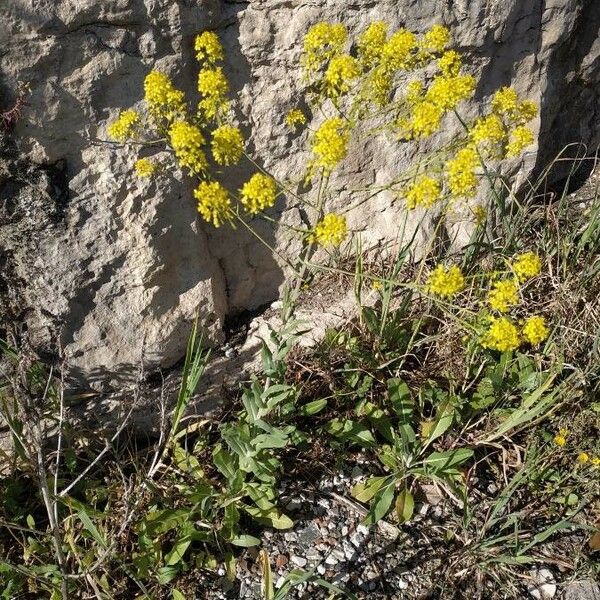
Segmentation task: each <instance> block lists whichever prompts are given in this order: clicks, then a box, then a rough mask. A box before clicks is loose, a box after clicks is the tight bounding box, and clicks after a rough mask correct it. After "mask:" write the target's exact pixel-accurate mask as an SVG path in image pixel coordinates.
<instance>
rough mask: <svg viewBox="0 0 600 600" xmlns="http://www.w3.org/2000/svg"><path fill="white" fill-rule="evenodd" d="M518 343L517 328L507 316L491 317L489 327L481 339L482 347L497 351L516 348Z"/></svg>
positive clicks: (519, 340) (519, 341) (519, 339)
mask: <svg viewBox="0 0 600 600" xmlns="http://www.w3.org/2000/svg"><path fill="white" fill-rule="evenodd" d="M520 343H521V338H520V336H519V330H518V329H517V327H516V326H515V324H514V323H513V322H512V321H511V320H510V319H509V318H508V317H499V318H492V320H491V325H490V328H489V329H488V331H487V332H486V334H485V335H484V336H483V338H482V340H481V345H482V346H483V347H484V348H490V349H491V350H498V351H499V352H508V351H510V350H516V349H517V348H518V347H519V345H520Z"/></svg>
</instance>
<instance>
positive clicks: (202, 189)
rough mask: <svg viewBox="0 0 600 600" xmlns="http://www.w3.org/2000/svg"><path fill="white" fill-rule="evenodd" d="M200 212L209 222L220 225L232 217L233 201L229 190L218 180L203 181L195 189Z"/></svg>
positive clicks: (216, 225)
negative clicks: (230, 198)
mask: <svg viewBox="0 0 600 600" xmlns="http://www.w3.org/2000/svg"><path fill="white" fill-rule="evenodd" d="M194 197H195V198H196V200H197V201H198V212H199V213H200V215H201V216H202V218H203V219H204V220H205V221H206V222H207V223H212V224H213V225H214V226H215V227H220V226H221V225H222V224H223V223H225V222H226V221H230V220H231V218H232V212H231V201H230V200H229V194H228V193H227V190H226V189H225V188H224V187H223V186H222V185H221V184H220V183H218V182H216V181H201V182H200V184H199V185H198V187H197V188H196V189H195V190H194Z"/></svg>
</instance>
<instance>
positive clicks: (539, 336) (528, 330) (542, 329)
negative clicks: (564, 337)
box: [523, 316, 550, 346]
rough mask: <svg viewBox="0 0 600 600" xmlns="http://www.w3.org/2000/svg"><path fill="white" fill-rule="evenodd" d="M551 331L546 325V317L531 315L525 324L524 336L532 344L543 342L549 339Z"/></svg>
mask: <svg viewBox="0 0 600 600" xmlns="http://www.w3.org/2000/svg"><path fill="white" fill-rule="evenodd" d="M549 335H550V332H549V331H548V327H547V326H546V321H545V319H544V317H539V316H533V317H529V318H528V319H527V320H526V321H525V324H524V325H523V338H524V339H525V340H526V341H528V342H529V343H530V344H531V345H532V346H537V345H538V344H541V343H542V342H543V341H544V340H546V339H548V336H549Z"/></svg>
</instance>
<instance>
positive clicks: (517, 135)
mask: <svg viewBox="0 0 600 600" xmlns="http://www.w3.org/2000/svg"><path fill="white" fill-rule="evenodd" d="M534 140H535V137H534V135H533V131H531V129H529V128H528V127H525V126H524V125H519V126H518V127H515V128H514V129H513V131H512V133H511V134H510V141H509V142H508V144H506V156H508V157H515V156H519V154H521V152H523V150H524V149H525V148H527V146H531V144H533V142H534Z"/></svg>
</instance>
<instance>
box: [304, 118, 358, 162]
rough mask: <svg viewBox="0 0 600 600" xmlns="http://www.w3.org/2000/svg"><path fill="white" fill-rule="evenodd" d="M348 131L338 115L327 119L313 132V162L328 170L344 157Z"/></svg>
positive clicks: (348, 137)
mask: <svg viewBox="0 0 600 600" xmlns="http://www.w3.org/2000/svg"><path fill="white" fill-rule="evenodd" d="M349 139H350V133H349V131H348V128H347V126H346V123H345V122H344V121H343V120H342V119H341V118H339V117H334V118H333V119H327V120H326V121H324V122H323V124H322V125H321V126H320V127H319V129H317V131H316V132H315V135H314V138H313V142H312V151H313V153H314V154H315V156H316V160H315V164H316V166H318V167H322V168H323V169H324V170H325V172H330V171H331V170H333V169H334V168H335V166H336V165H337V164H338V163H339V162H340V161H341V160H343V159H344V158H345V157H346V154H347V153H348V141H349Z"/></svg>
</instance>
